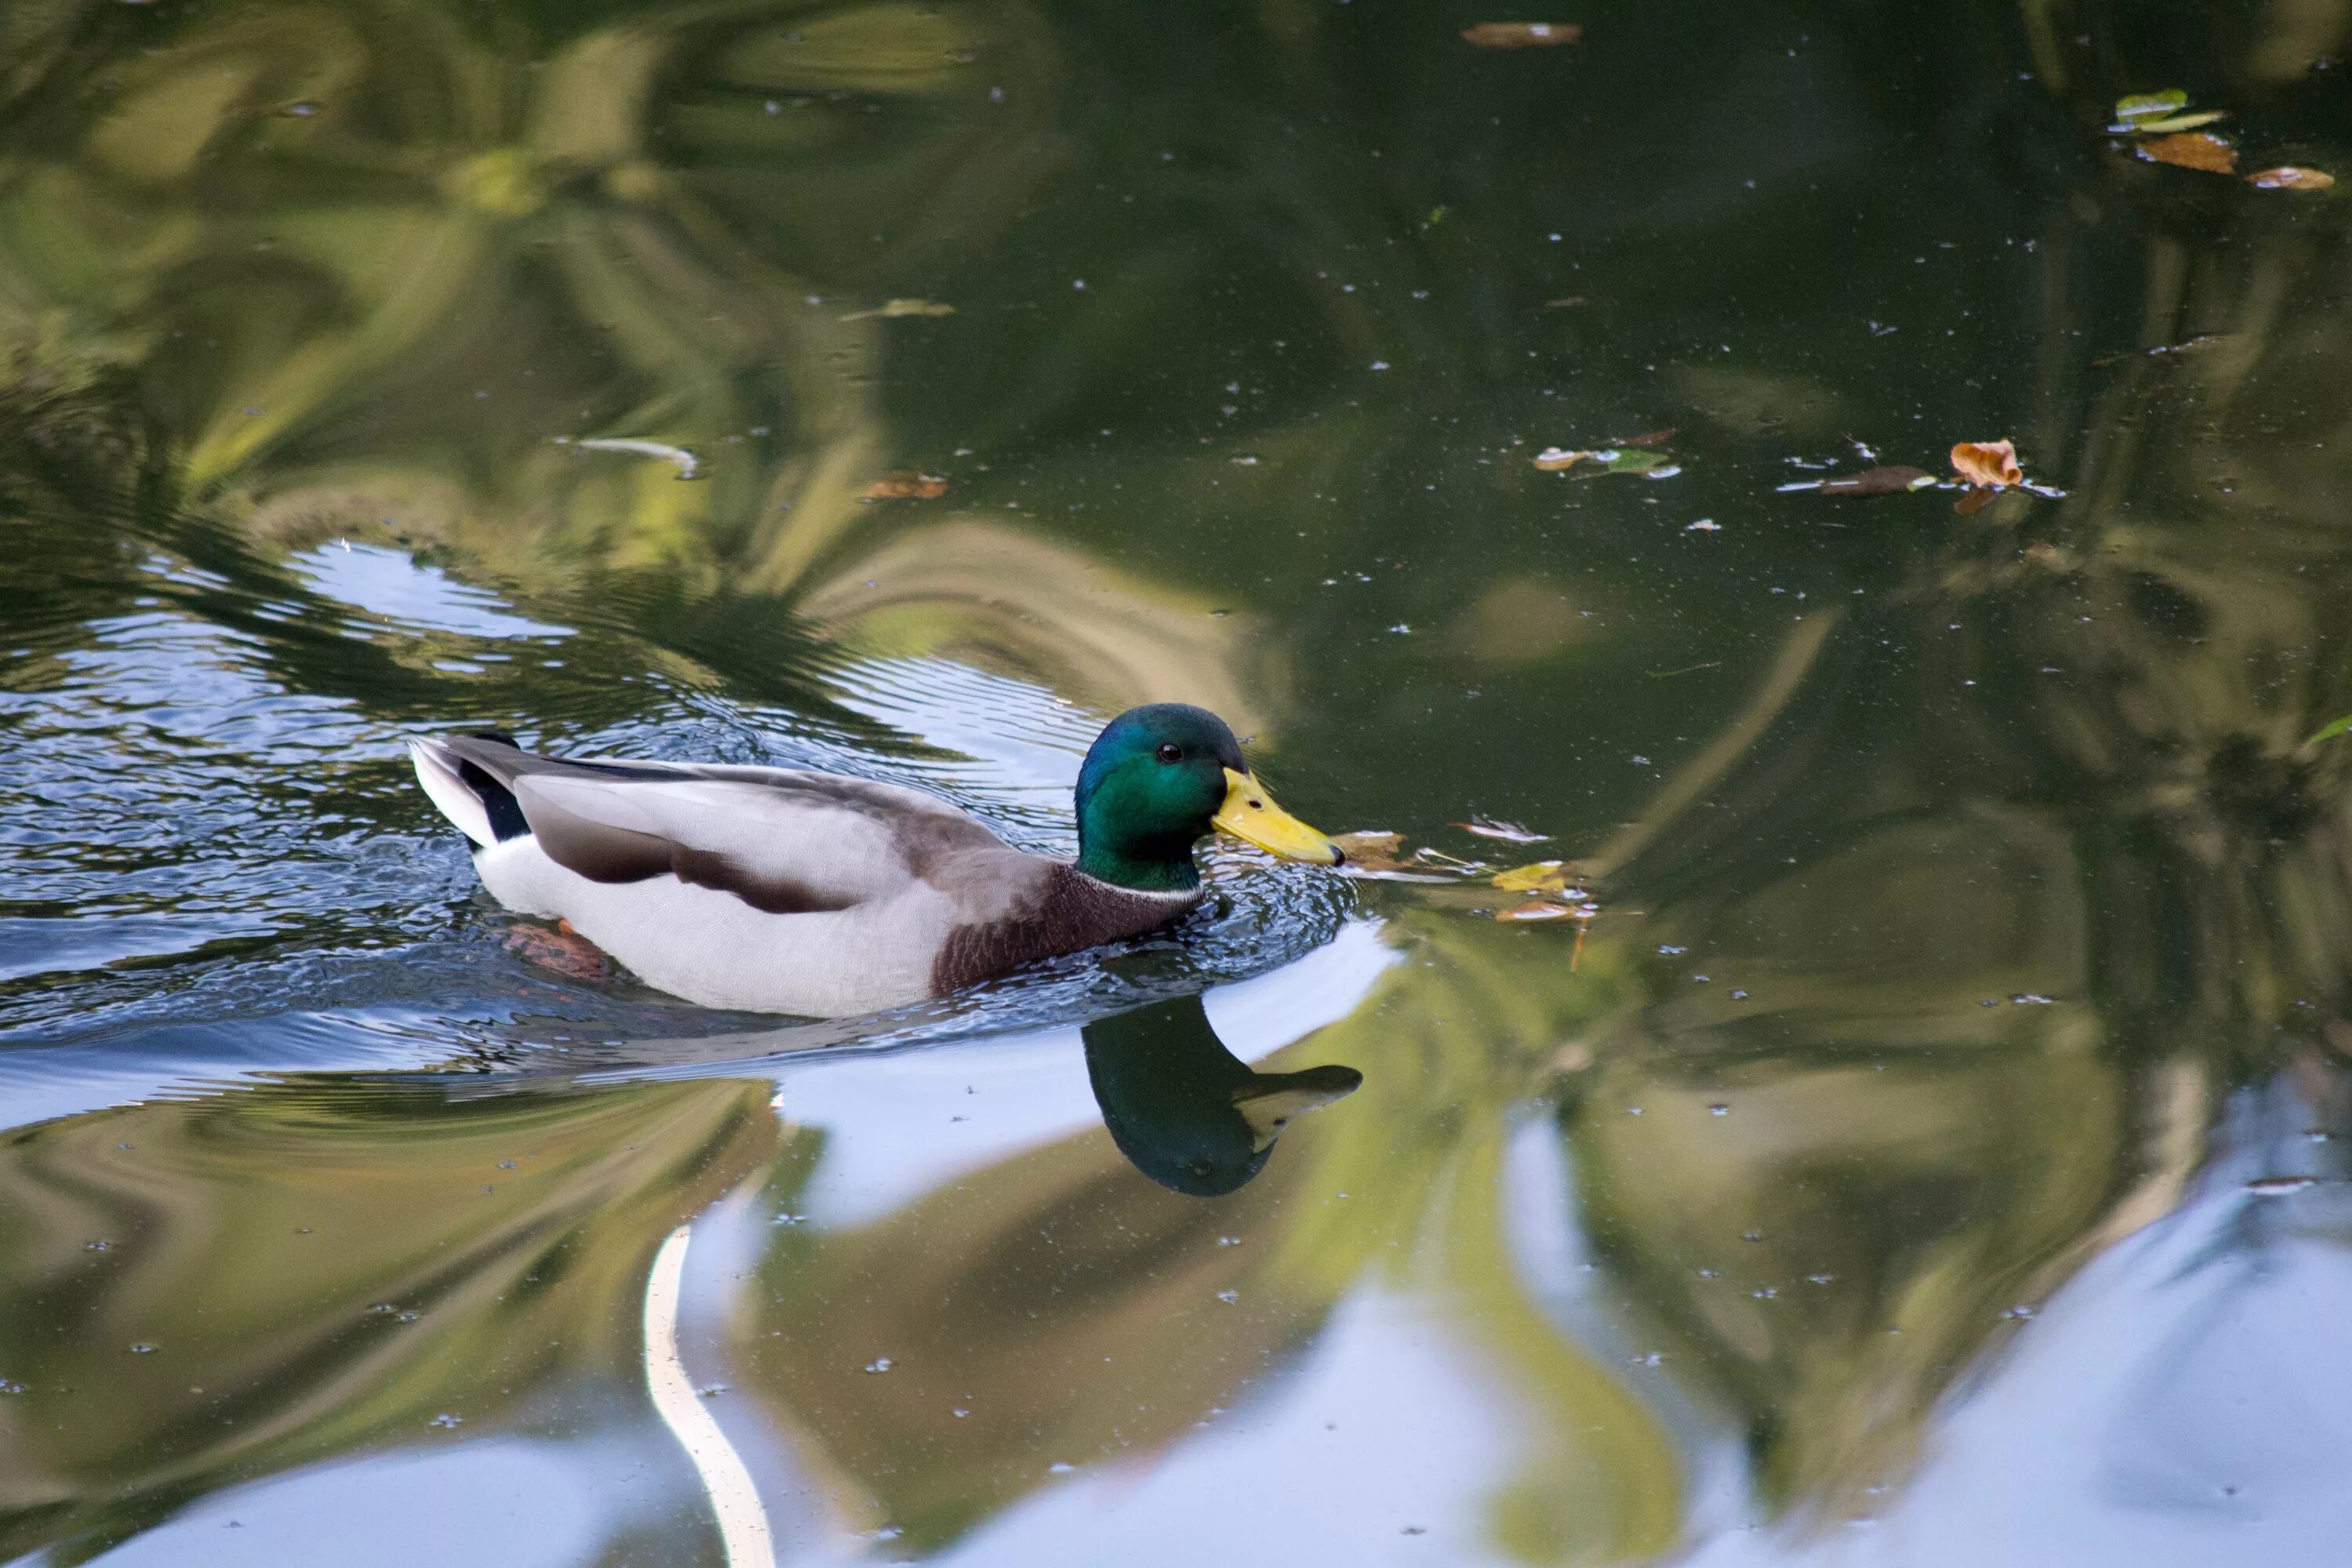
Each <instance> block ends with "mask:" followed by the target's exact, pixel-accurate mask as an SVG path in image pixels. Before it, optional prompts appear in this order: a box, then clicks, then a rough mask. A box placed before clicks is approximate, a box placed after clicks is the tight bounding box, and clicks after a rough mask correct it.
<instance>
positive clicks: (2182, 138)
mask: <svg viewBox="0 0 2352 1568" xmlns="http://www.w3.org/2000/svg"><path fill="white" fill-rule="evenodd" d="M2132 151H2133V152H2135V153H2138V154H2139V155H2140V156H2141V157H2143V158H2145V159H2147V161H2148V162H2149V163H2170V164H2173V165H2174V166H2175V167H2178V168H2182V169H2201V170H2203V171H2204V172H2205V173H2207V174H2235V173H2236V172H2237V168H2238V150H2237V149H2236V148H2235V147H2232V146H2231V145H2230V144H2229V143H2228V142H2224V141H2222V140H2221V138H2220V137H2219V136H2216V135H2214V134H2213V133H2212V132H2210V131H2183V132H2179V134H2177V135H2172V136H2158V137H2155V138H2152V139H2151V140H2149V141H2146V142H2140V143H2139V144H2138V145H2137V146H2136V147H2134V148H2133V149H2132Z"/></svg>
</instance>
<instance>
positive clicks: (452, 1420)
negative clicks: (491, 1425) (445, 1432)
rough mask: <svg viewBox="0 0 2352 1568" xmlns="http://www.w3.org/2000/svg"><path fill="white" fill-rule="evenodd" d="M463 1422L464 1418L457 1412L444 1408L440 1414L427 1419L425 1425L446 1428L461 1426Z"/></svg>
mask: <svg viewBox="0 0 2352 1568" xmlns="http://www.w3.org/2000/svg"><path fill="white" fill-rule="evenodd" d="M465 1422H466V1418H465V1417H464V1416H462V1415H458V1414H457V1413H456V1412H455V1411H450V1410H444V1411H443V1412H441V1414H440V1415H436V1416H435V1417H434V1418H433V1419H432V1420H430V1421H427V1422H426V1423H425V1425H426V1426H439V1427H443V1428H445V1429H446V1428H448V1427H452V1426H464V1425H465Z"/></svg>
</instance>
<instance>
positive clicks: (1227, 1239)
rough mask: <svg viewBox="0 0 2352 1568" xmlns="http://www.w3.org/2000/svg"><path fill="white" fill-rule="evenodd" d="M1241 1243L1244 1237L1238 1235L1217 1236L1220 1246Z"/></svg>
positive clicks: (1236, 1245)
mask: <svg viewBox="0 0 2352 1568" xmlns="http://www.w3.org/2000/svg"><path fill="white" fill-rule="evenodd" d="M1241 1244H1242V1238H1241V1237H1238V1236H1221V1237H1217V1245H1218V1246H1219V1247H1239V1246H1240V1245H1241Z"/></svg>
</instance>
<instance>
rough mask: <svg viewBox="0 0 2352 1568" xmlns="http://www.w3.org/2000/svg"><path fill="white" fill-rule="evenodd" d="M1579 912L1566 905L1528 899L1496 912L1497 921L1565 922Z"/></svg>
mask: <svg viewBox="0 0 2352 1568" xmlns="http://www.w3.org/2000/svg"><path fill="white" fill-rule="evenodd" d="M1579 912H1580V911H1579V910H1572V909H1570V908H1569V906H1567V905H1566V904H1555V903H1552V902H1550V901H1549V900H1545V899H1529V900H1528V901H1527V902H1526V903H1524V904H1514V905H1512V906H1511V907H1510V908H1509V909H1507V910H1496V911H1495V918H1496V920H1498V921H1558V920H1566V919H1567V918H1568V917H1570V915H1573V914H1577V913H1579Z"/></svg>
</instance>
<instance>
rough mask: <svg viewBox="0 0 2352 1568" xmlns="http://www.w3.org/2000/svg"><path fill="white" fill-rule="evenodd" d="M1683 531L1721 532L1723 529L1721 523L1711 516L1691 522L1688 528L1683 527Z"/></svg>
mask: <svg viewBox="0 0 2352 1568" xmlns="http://www.w3.org/2000/svg"><path fill="white" fill-rule="evenodd" d="M1683 531H1684V532H1685V533H1721V532H1722V531H1723V524H1721V523H1719V522H1717V521H1715V519H1713V518H1711V517H1703V518H1700V519H1699V520H1698V521H1696V522H1694V523H1692V524H1691V525H1690V526H1689V527H1688V528H1685V529H1684V530H1683Z"/></svg>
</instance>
